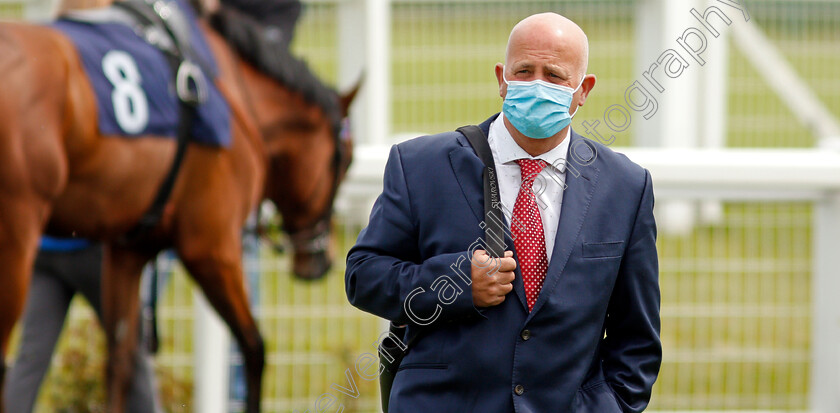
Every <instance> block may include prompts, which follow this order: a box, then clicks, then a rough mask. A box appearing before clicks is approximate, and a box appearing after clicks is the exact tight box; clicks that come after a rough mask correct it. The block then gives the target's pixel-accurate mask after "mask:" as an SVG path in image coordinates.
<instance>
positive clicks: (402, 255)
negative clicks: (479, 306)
mask: <svg viewBox="0 0 840 413" xmlns="http://www.w3.org/2000/svg"><path fill="white" fill-rule="evenodd" d="M412 205H413V203H412V199H411V195H410V189H409V187H408V184H407V182H406V177H405V173H404V169H403V163H402V158H401V156H400V149H399V146H396V145H395V146H393V147H392V148H391V153H390V154H389V156H388V162H387V164H386V166H385V176H384V179H383V189H382V194H381V195H380V196H379V198H377V200H376V202H375V203H374V205H373V209H372V210H371V213H370V220H369V223H368V226H367V228H365V229H363V230H362V232H361V233H360V234H359V238H358V240H357V241H356V245H355V246H353V248H351V249H350V251H349V252H348V254H347V269H346V273H345V289H346V292H347V298H348V300H349V301H350V303H351V304H352V305H354V306H356V307H358V308H359V309H361V310H364V311H367V312H369V313H372V314H375V315H377V316H380V317H383V318H385V319H388V320H392V321H393V322H395V323H398V324H407V323H412V324H417V325H431V324H433V323H439V322H445V321H455V320H459V319H465V318H470V317H476V316H478V317H480V315H479V313H478V311H477V310H476V309H475V307H474V306H473V302H472V291H471V289H470V288H469V285H468V284H466V283H465V282H464V281H463V280H459V279H458V277H459V275H458V273H457V272H456V271H455V269H458V270H460V272H461V274H463V275H464V276H466V277H469V275H470V262H469V258H468V257H467V255H466V254H467V253H466V251H463V252H458V253H449V254H441V255H436V256H433V257H430V258H427V259H425V260H422V261H421V252H420V245H419V238H418V223H417V222H416V217H415V216H414V214H413V213H412Z"/></svg>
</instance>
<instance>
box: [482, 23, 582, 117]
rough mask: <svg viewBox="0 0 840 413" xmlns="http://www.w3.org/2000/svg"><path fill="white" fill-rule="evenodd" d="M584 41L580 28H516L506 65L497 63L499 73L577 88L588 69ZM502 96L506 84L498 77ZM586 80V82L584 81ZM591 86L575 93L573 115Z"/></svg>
mask: <svg viewBox="0 0 840 413" xmlns="http://www.w3.org/2000/svg"><path fill="white" fill-rule="evenodd" d="M585 42H586V39H585V37H584V36H583V33H582V32H580V31H579V29H578V28H576V27H575V28H573V27H563V26H562V25H552V24H549V23H545V24H542V23H537V24H530V25H525V26H523V27H517V28H515V29H514V32H513V33H512V34H511V38H510V40H509V42H508V48H507V55H506V59H505V61H506V62H505V65H498V66H501V67H497V69H496V70H497V76H499V75H503V76H504V79H506V80H507V81H511V80H518V81H532V80H538V79H539V80H543V81H545V82H549V83H554V84H557V85H562V86H567V87H570V88H572V89H575V88H577V87H578V85H579V84H580V83H581V80H582V79H583V77H584V71H585V69H586V62H585V59H586V58H585V54H586V52H585ZM498 80H499V95H500V96H501V97H502V98H503V99H504V98H505V97H506V96H507V85H506V84H505V82H504V80H503V79H502V78H501V76H499V79H498ZM584 83H586V82H584ZM590 88H591V86H590V85H587V84H584V86H582V87H581V88H580V90H578V91H577V92H575V94H574V97H573V99H572V104H571V107H570V112H571V113H572V114H573V113H575V111H576V110H577V108H578V106H579V104H581V103H582V102H583V99H585V94H586V92H588V90H589V89H590Z"/></svg>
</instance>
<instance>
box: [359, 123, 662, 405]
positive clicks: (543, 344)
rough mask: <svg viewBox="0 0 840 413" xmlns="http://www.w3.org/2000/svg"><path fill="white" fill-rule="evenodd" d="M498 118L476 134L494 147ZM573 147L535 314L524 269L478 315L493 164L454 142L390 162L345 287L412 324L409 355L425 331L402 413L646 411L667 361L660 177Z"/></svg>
mask: <svg viewBox="0 0 840 413" xmlns="http://www.w3.org/2000/svg"><path fill="white" fill-rule="evenodd" d="M495 116H498V115H495ZM495 116H494V117H491V118H490V119H488V120H487V121H485V122H484V123H483V124H481V125H480V127H481V128H482V129H483V131H484V133H485V134H487V133H488V129H489V125H490V122H491V121H492V120H493V119H495ZM571 139H572V140H571V142H570V149H569V157H568V159H569V161H568V168H567V170H566V185H567V188H566V190H565V192H564V195H563V205H562V208H561V213H560V219H559V223H558V228H557V239H556V241H555V246H554V251H553V254H552V259H551V262H550V263H549V267H548V271H547V273H546V278H545V282H544V285H543V287H542V290H541V292H540V294H539V298H538V299H537V302H536V304H535V305H534V308H533V311H531V312H529V311H528V307H527V305H526V302H525V293H524V287H523V283H522V276H521V273H520V272H519V269H518V268H517V269H516V279H515V280H514V283H513V284H514V289H513V291H512V292H511V293H509V294H508V295H507V296H506V299H505V301H504V302H503V303H502V304H500V305H498V306H494V307H488V308H481V309H477V308H476V307H474V306H473V301H472V293H471V288H470V284H469V283H470V281H469V277H470V258H471V257H472V254H471V252H470V251H471V250H474V249H476V248H482V249H483V247H482V244H481V242H480V241H481V239H482V238H483V236H484V232H483V230H482V228H481V226H480V225H479V224H480V223H481V221H482V219H483V217H484V209H483V205H484V193H483V181H482V179H483V178H482V170H483V164H482V163H481V161H480V160H479V158H478V156H477V155H476V154H475V152H474V151H473V149H472V148H471V146H470V145H469V143H468V141H467V139H466V138H465V137H464V136H463V135H461V134H460V133H457V132H447V133H442V134H438V135H433V136H425V137H420V138H417V139H413V140H410V141H407V142H403V143H401V144H398V145H395V146H393V147H392V148H391V153H390V156H389V159H388V163H387V165H386V167H385V176H384V187H383V191H382V194H381V195H380V196H379V198H378V199H377V201H376V203H375V204H374V206H373V210H372V211H371V215H370V222H369V224H368V227H367V228H365V229H364V230H363V231H362V232H361V233H360V234H359V238H358V240H357V243H356V245H355V246H354V247H353V248H352V249H351V250H350V252H349V253H348V256H347V272H346V274H345V282H346V290H347V297H348V299H349V300H350V303H352V304H353V305H354V306H356V307H358V308H360V309H362V310H364V311H367V312H370V313H373V314H375V315H378V316H380V317H384V318H386V319H389V320H392V321H394V322H396V323H407V324H408V325H409V328H408V332H407V337H406V338H405V339H406V341H408V340H409V339H410V338H411V337H413V336H414V335H416V334H417V333H418V331H421V330H423V332H422V335H421V336H420V338H419V339H418V340H417V341H416V342H415V343H413V344H412V346H411V348H410V349H409V352H408V354H407V355H406V356H405V359H404V360H403V361H402V364H401V365H400V370H399V371H398V373H397V375H396V378H395V380H394V384H393V388H392V390H391V398H390V410H391V412H392V413H400V412H434V413H445V412H452V413H463V412H490V413H492V412H499V413H511V412H514V411H515V412H518V413H530V412H591V413H612V412H638V411H642V410H644V408H645V407H646V406H647V404H648V401H649V400H650V395H651V387H652V386H653V382H654V381H655V380H656V376H657V374H658V372H659V366H660V362H661V359H662V348H661V343H660V339H659V281H658V278H659V270H658V261H657V255H656V246H655V241H656V224H655V222H654V218H653V188H652V184H651V179H650V174H649V173H648V172H647V171H646V170H645V169H643V168H641V167H640V166H638V165H636V164H634V163H632V162H631V161H630V160H628V159H627V158H626V157H625V156H624V155H621V154H618V153H615V152H613V151H612V150H610V149H609V148H607V147H605V146H603V145H601V144H599V143H595V142H592V141H590V140H588V139H584V138H583V137H581V136H580V135H578V134H576V133H574V132H573V133H572V134H571ZM477 240H478V241H479V242H476V241H477ZM506 241H507V246H508V247H507V249H510V250H512V249H513V242H512V241H511V239H510V237H509V234H508V237H507V240H506ZM514 253H515V251H514ZM514 258H516V257H515V256H514Z"/></svg>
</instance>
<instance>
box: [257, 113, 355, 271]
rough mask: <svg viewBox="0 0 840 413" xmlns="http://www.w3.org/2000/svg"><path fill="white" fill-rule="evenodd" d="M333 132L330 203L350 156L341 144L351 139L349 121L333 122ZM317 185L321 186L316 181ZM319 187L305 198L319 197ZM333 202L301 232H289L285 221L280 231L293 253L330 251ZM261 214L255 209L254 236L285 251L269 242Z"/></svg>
mask: <svg viewBox="0 0 840 413" xmlns="http://www.w3.org/2000/svg"><path fill="white" fill-rule="evenodd" d="M331 126H332V128H333V129H332V130H333V131H334V133H333V141H334V144H335V152H334V153H333V159H332V163H331V168H332V171H333V179H332V187H331V188H330V195H329V198H328V199H329V200H330V201H332V200H334V199H335V196H336V194H337V193H338V186H339V184H340V181H339V178H340V177H341V172H342V171H341V169H342V166H343V165H344V164H345V161H347V160H348V157H349V154H348V153H347V151H346V150H345V147H344V145H343V143H344V142H345V141H346V140H348V139H349V138H350V123H349V119H348V118H344V119H343V120H341V121H339V122H335V121H333V122H332V125H331ZM319 182H323V181H322V180H319ZM318 189H319V186H317V185H316V186H315V187H314V189H313V190H312V195H310V196H309V197H308V198H309V199H310V200H313V199H314V197H315V194H317V193H318ZM332 213H333V209H332V202H330V203H329V204H328V207H327V208H325V209H324V212H323V213H322V214H321V215H320V216H319V217H318V218H316V219H315V220H314V221H313V224H312V225H309V226H306V225H305V226H303V227H302V228H301V229H297V230H294V231H292V230H290V229H289V228H288V226H287V225H286V222H285V221H284V222H283V224H282V227H281V230H282V231H283V232H285V233H287V234H288V235H289V240H290V241H291V243H292V248H294V251H295V252H299V253H307V254H313V255H314V254H321V253H325V252H326V251H327V250H328V249H329V241H330V229H331V223H332ZM261 214H262V209H261V208H258V209H257V234H258V235H259V236H260V238H261V239H262V240H263V241H265V242H266V243H267V244H269V245H270V246H271V247H272V248H273V249H274V250H275V251H277V252H283V251H284V250H285V247H284V245H283V243H282V241H280V240H278V239H274V238H272V236H271V234H270V233H269V231H267V229H266V225H265V224H263V220H262V219H260V218H261Z"/></svg>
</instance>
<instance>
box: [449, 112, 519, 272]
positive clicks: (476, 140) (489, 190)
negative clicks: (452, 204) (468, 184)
mask: <svg viewBox="0 0 840 413" xmlns="http://www.w3.org/2000/svg"><path fill="white" fill-rule="evenodd" d="M457 130H458V132H461V134H463V135H464V136H466V137H467V140H468V141H469V142H470V146H472V148H473V149H474V150H475V153H476V154H478V157H479V158H480V159H481V161H482V162H483V163H484V221H483V222H482V224H483V225H484V226H483V228H484V246H485V247H486V248H487V254H489V255H490V256H491V257H494V258H499V257H502V256H504V253H505V249H507V248H506V246H505V230H504V221H503V220H502V216H503V215H502V202H501V199H500V198H499V181H498V178H496V163H495V162H494V161H493V152H492V151H491V150H490V144H489V143H488V142H487V137H486V136H485V135H484V131H482V130H481V128H479V127H478V126H476V125H468V126H461V127H460V128H458V129H457Z"/></svg>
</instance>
